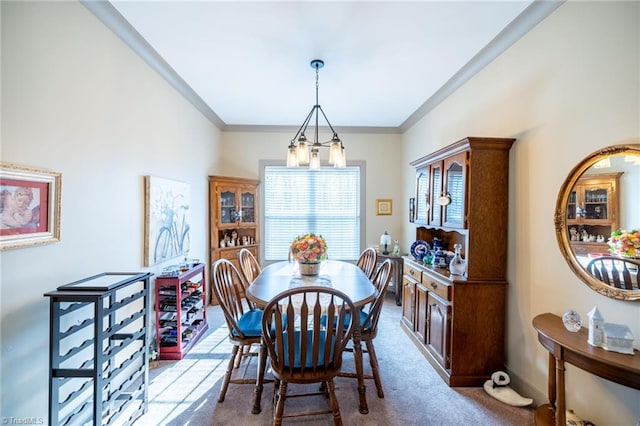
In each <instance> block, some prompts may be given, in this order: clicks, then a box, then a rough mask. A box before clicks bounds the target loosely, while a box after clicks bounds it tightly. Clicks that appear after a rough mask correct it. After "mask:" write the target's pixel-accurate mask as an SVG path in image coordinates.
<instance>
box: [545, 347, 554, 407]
mask: <svg viewBox="0 0 640 426" xmlns="http://www.w3.org/2000/svg"><path fill="white" fill-rule="evenodd" d="M547 377H548V381H549V384H548V386H549V387H548V389H547V395H549V405H551V407H552V408H553V409H554V410H555V409H556V358H555V357H554V356H553V354H552V353H551V352H549V372H548V375H547Z"/></svg>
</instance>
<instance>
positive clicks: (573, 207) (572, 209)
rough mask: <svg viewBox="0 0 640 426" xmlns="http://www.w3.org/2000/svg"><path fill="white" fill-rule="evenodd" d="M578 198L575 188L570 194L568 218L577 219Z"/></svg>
mask: <svg viewBox="0 0 640 426" xmlns="http://www.w3.org/2000/svg"><path fill="white" fill-rule="evenodd" d="M577 209H578V198H577V194H576V190H575V189H574V190H573V191H571V194H569V200H568V201H567V219H568V220H575V219H576V218H577V214H578V211H577Z"/></svg>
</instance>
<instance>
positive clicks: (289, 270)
mask: <svg viewBox="0 0 640 426" xmlns="http://www.w3.org/2000/svg"><path fill="white" fill-rule="evenodd" d="M311 285H319V286H327V287H331V288H334V289H336V290H339V291H341V292H343V293H344V294H345V295H346V296H348V297H349V298H350V299H351V301H352V302H353V304H354V306H355V307H356V308H358V309H359V308H361V307H363V306H365V305H366V304H367V303H370V302H373V301H374V300H375V298H376V296H377V292H378V291H377V289H376V288H375V287H374V285H373V283H372V282H371V280H370V279H369V278H368V277H367V276H366V275H365V274H364V272H362V270H361V269H360V268H358V266H356V265H355V264H353V263H350V262H345V261H339V260H326V261H323V262H322V264H321V266H320V272H319V274H318V275H315V276H307V275H301V274H300V269H299V266H298V263H297V262H294V261H281V262H275V263H272V264H270V265H268V266H266V267H265V268H263V269H262V272H260V274H259V275H258V276H257V277H256V279H255V280H254V281H253V282H252V283H251V284H250V285H249V287H248V288H247V290H246V296H247V299H249V300H250V301H252V302H253V303H255V304H256V306H257V307H259V308H264V307H265V306H266V305H267V303H269V301H270V300H271V299H273V298H274V297H275V296H277V295H278V294H280V293H282V292H283V291H285V290H288V289H291V288H296V287H301V286H311ZM360 336H361V330H360V327H354V331H353V337H352V341H353V357H354V361H355V368H356V375H357V377H358V397H359V411H360V413H362V414H367V413H368V412H369V408H368V406H367V398H366V387H365V384H364V371H363V361H362V347H361V345H360Z"/></svg>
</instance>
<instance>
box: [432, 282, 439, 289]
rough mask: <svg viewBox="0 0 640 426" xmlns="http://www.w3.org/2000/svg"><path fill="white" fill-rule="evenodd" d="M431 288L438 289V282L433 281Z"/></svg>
mask: <svg viewBox="0 0 640 426" xmlns="http://www.w3.org/2000/svg"><path fill="white" fill-rule="evenodd" d="M431 288H432V289H434V290H435V289H437V288H438V284H436V283H435V282H434V281H431Z"/></svg>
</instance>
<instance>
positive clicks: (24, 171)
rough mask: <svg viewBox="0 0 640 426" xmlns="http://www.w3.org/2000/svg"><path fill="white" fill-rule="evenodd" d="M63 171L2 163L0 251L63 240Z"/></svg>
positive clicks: (0, 176) (0, 181)
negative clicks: (61, 221) (61, 234)
mask: <svg viewBox="0 0 640 426" xmlns="http://www.w3.org/2000/svg"><path fill="white" fill-rule="evenodd" d="M61 198H62V173H58V172H52V171H48V170H40V169H35V168H31V167H24V166H18V165H15V164H6V163H2V164H0V250H7V249H13V248H19V247H28V246H33V245H39V244H48V243H54V242H58V241H60V210H61V207H60V204H61Z"/></svg>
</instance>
